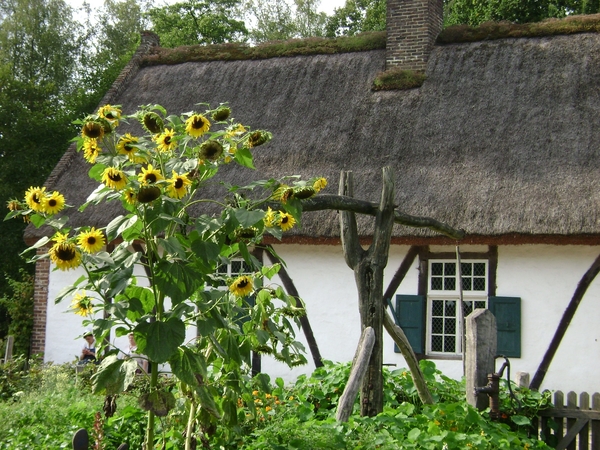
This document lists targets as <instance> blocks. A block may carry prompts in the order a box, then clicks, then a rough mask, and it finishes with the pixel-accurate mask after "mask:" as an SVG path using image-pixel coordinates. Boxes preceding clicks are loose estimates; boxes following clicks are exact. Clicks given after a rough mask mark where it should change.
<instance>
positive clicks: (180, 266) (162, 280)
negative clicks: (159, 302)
mask: <svg viewBox="0 0 600 450" xmlns="http://www.w3.org/2000/svg"><path fill="white" fill-rule="evenodd" d="M155 267H156V269H157V270H156V274H155V278H154V281H155V283H156V287H157V288H158V289H159V290H160V291H161V292H163V293H164V294H165V295H166V296H167V297H170V298H171V301H172V302H173V304H174V305H176V304H177V303H180V302H182V301H184V300H187V299H188V298H190V297H191V296H192V294H193V293H194V292H195V291H196V290H197V289H198V288H199V287H200V285H201V284H202V278H201V277H200V276H199V274H198V273H196V271H195V270H194V269H193V268H192V266H190V265H188V264H187V263H185V262H182V261H166V260H162V261H160V262H159V263H158V264H157V265H156V266H155Z"/></svg>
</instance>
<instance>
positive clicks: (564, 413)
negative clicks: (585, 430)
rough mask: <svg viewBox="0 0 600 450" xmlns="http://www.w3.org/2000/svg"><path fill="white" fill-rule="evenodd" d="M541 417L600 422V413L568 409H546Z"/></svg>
mask: <svg viewBox="0 0 600 450" xmlns="http://www.w3.org/2000/svg"><path fill="white" fill-rule="evenodd" d="M538 415H539V416H541V417H557V418H558V417H561V418H569V419H588V420H600V411H590V410H587V411H581V410H578V409H567V408H561V409H558V408H552V409H545V410H544V411H540V412H539V413H538Z"/></svg>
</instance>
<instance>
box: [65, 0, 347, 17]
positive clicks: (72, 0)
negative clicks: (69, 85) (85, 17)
mask: <svg viewBox="0 0 600 450" xmlns="http://www.w3.org/2000/svg"><path fill="white" fill-rule="evenodd" d="M66 1H67V3H69V4H70V5H71V6H73V7H74V8H79V7H80V6H81V5H83V0H66ZM176 1H177V0H156V1H155V2H154V3H155V5H156V6H159V5H160V4H161V3H175V2H176ZM87 2H88V3H89V4H90V5H91V6H92V8H94V9H96V8H97V7H99V6H102V5H103V4H104V0H87ZM344 3H345V0H321V5H320V7H319V11H323V12H325V13H327V14H328V15H331V13H332V12H333V9H334V8H339V7H341V6H344Z"/></svg>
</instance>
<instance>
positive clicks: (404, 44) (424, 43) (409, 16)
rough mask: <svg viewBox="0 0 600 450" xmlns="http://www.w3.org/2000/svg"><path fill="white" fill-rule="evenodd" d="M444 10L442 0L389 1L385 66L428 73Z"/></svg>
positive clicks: (440, 29)
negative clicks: (428, 65) (428, 64)
mask: <svg viewBox="0 0 600 450" xmlns="http://www.w3.org/2000/svg"><path fill="white" fill-rule="evenodd" d="M443 11H444V6H443V0H387V43H386V55H385V68H386V69H391V68H392V67H401V68H403V69H411V70H415V71H420V72H425V69H426V68H427V60H428V59H429V53H430V52H431V49H432V48H433V45H434V43H435V39H436V38H437V35H438V34H439V33H440V31H442V24H443Z"/></svg>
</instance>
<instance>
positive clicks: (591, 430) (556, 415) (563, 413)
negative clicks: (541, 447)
mask: <svg viewBox="0 0 600 450" xmlns="http://www.w3.org/2000/svg"><path fill="white" fill-rule="evenodd" d="M590 397H591V403H590ZM577 400H579V402H578V401H577ZM553 403H554V408H552V409H547V410H545V411H540V413H539V416H540V420H539V430H538V431H539V436H540V437H541V438H542V439H543V440H544V441H546V442H547V443H548V444H549V445H552V446H553V447H554V448H556V449H557V450H565V449H566V450H600V394H599V393H598V392H596V393H595V394H593V395H592V396H590V395H589V394H588V393H587V392H584V393H582V394H580V395H579V398H578V396H577V394H576V393H575V392H569V393H568V394H567V402H566V404H565V396H564V394H563V393H562V392H561V391H556V392H555V393H554V401H553Z"/></svg>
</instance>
